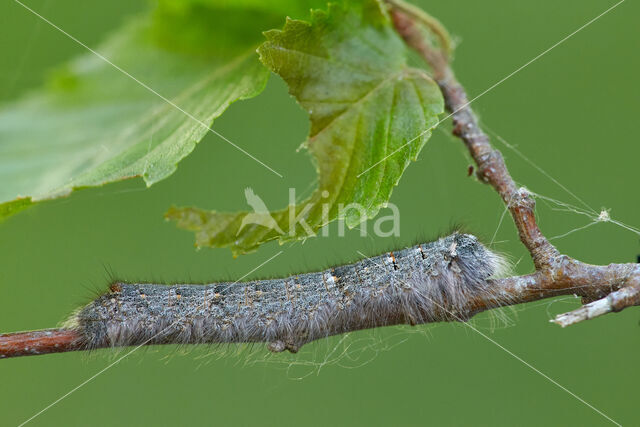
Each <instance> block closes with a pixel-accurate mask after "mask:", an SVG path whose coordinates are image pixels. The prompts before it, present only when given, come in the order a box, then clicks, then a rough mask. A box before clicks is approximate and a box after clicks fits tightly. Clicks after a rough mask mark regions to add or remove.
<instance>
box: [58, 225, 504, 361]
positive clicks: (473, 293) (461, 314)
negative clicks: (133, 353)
mask: <svg viewBox="0 0 640 427" xmlns="http://www.w3.org/2000/svg"><path fill="white" fill-rule="evenodd" d="M504 265H505V262H504V260H503V259H502V258H501V257H500V256H498V255H497V254H495V253H493V252H491V251H490V250H489V249H487V248H486V247H485V246H483V245H482V244H481V243H480V242H479V241H478V239H477V238H476V237H474V236H472V235H469V234H461V233H454V234H452V235H450V236H447V237H443V238H440V239H439V240H437V241H435V242H430V243H425V244H421V245H416V246H413V247H411V248H407V249H402V250H399V251H397V252H388V253H386V254H383V255H379V256H376V257H372V258H366V259H363V260H361V261H358V262H356V263H353V264H348V265H342V266H337V267H334V268H330V269H328V270H325V271H320V272H313V273H305V274H299V275H293V276H289V277H287V278H281V279H270V280H253V281H248V282H241V283H215V284H207V285H171V286H168V285H157V284H129V283H121V282H116V283H114V284H112V285H111V287H110V291H109V292H108V293H106V294H104V295H102V296H100V297H98V298H97V299H96V300H94V301H93V302H91V303H89V304H88V305H86V306H85V307H83V308H81V309H80V310H78V311H77V312H76V313H75V314H74V315H73V316H72V318H71V319H69V321H68V324H67V326H69V327H71V328H73V329H75V330H76V331H78V332H79V333H80V334H81V336H82V337H83V339H84V342H85V343H86V347H87V349H93V348H101V347H116V346H129V345H140V344H169V343H180V344H200V343H241V342H265V343H268V348H269V349H270V350H271V351H274V352H279V351H283V350H289V351H291V352H296V351H298V349H299V348H300V347H301V346H302V345H304V344H305V343H308V342H311V341H314V340H316V339H319V338H324V337H327V336H330V335H336V334H341V333H344V332H348V331H353V330H358V329H367V328H373V327H378V326H387V325H394V324H401V323H408V324H412V325H415V324H420V323H427V322H434V321H443V320H460V319H466V318H468V316H470V315H472V314H473V313H471V312H469V308H468V304H469V301H472V300H473V299H474V298H476V297H478V298H483V299H487V298H490V299H493V300H495V301H499V300H500V296H499V295H494V294H493V293H492V289H491V286H490V282H489V281H488V279H489V278H491V277H492V276H494V275H496V274H498V273H500V270H501V269H502V267H503V266H504Z"/></svg>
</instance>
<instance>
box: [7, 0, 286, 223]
mask: <svg viewBox="0 0 640 427" xmlns="http://www.w3.org/2000/svg"><path fill="white" fill-rule="evenodd" d="M280 20H281V15H279V14H273V13H271V12H269V13H266V12H262V11H256V10H247V11H241V10H235V9H234V10H226V9H225V10H220V9H216V8H212V7H208V6H203V5H200V4H194V5H185V4H182V5H181V4H179V3H176V2H170V1H164V2H162V3H160V6H159V7H158V8H157V9H156V10H155V12H154V13H150V14H148V15H146V16H142V17H139V18H137V19H135V20H132V21H131V22H129V23H128V24H127V25H124V26H123V27H122V28H120V29H119V30H117V31H116V32H115V33H114V34H112V35H111V36H110V37H109V38H108V39H107V40H106V41H105V42H104V43H103V44H101V45H100V46H99V47H97V48H96V50H97V51H98V52H99V53H100V54H101V55H103V56H105V57H106V58H108V59H109V60H110V61H111V62H113V63H114V64H116V65H117V66H119V67H121V68H122V69H123V70H125V71H126V72H128V73H130V74H131V75H132V76H134V77H135V78H137V79H139V80H140V81H141V82H143V83H144V84H146V85H147V86H148V87H150V88H151V89H153V91H156V92H157V93H159V94H161V95H162V96H163V97H166V98H167V99H169V100H170V101H171V102H173V103H175V104H176V105H177V106H179V107H180V108H181V109H182V110H184V111H185V112H188V113H189V114H190V115H192V116H194V117H195V118H197V119H198V120H199V121H201V122H202V123H204V124H206V125H208V126H210V125H211V123H212V122H213V120H214V119H215V118H216V117H218V116H220V115H221V114H222V113H223V112H224V111H225V109H226V108H227V107H228V106H229V105H230V104H231V103H232V102H234V101H237V100H240V99H246V98H250V97H253V96H255V95H257V94H258V93H260V92H261V91H262V89H263V88H264V86H265V84H266V81H267V78H268V75H269V71H268V70H267V69H266V68H265V67H264V66H263V65H262V64H261V63H260V61H259V60H258V55H256V53H255V49H256V47H258V45H259V44H260V43H261V42H262V40H263V39H262V35H261V32H262V31H263V30H264V29H265V28H271V27H272V26H273V25H275V24H276V23H277V22H279V21H280ZM52 31H53V29H52ZM207 132H208V129H207V128H206V127H205V126H203V125H202V124H201V123H199V122H198V121H197V120H194V119H193V118H191V117H189V116H188V115H187V114H185V113H184V112H183V111H180V110H179V109H177V108H175V107H174V106H172V105H170V104H169V103H167V102H166V101H164V100H163V99H161V98H160V97H159V96H157V95H156V94H154V93H152V91H150V90H148V89H147V88H145V87H143V86H142V85H141V84H139V83H137V82H136V81H134V80H133V79H131V78H129V77H127V76H126V75H124V74H123V73H122V72H120V71H118V70H117V69H115V68H114V67H113V66H112V65H110V64H108V63H106V62H105V61H103V60H102V59H100V58H99V57H97V56H96V55H94V54H92V53H86V54H84V55H83V56H81V57H79V58H77V59H76V60H74V61H72V62H71V63H69V64H68V65H66V66H65V67H63V68H61V69H59V70H58V71H57V72H56V73H55V75H54V76H53V77H52V79H51V81H50V82H49V84H48V86H47V87H46V88H43V89H41V90H39V91H36V92H35V93H32V94H30V95H28V96H26V97H24V98H22V99H20V100H18V101H15V102H13V103H10V104H9V105H6V106H4V107H3V108H2V109H0V183H1V185H0V221H1V220H2V219H4V218H6V217H8V216H10V215H12V214H15V213H16V212H18V211H20V210H22V209H25V208H26V207H28V206H32V205H34V204H36V202H39V201H42V200H47V199H53V198H57V197H62V196H67V195H69V194H70V193H71V192H72V191H73V190H75V189H78V188H81V187H89V186H100V185H103V184H106V183H109V182H114V181H118V180H122V179H126V178H133V177H142V178H143V179H144V181H145V182H146V184H147V186H150V185H152V184H154V183H156V182H158V181H160V180H162V179H164V178H166V177H168V176H169V175H171V174H172V173H173V172H174V171H175V170H176V165H177V163H178V162H179V161H180V160H181V159H183V158H184V157H185V156H187V155H188V154H189V153H190V152H191V151H192V150H193V149H194V147H195V144H196V143H197V142H198V141H200V140H201V139H202V138H203V137H204V135H205V134H206V133H207ZM220 143H221V144H226V142H223V141H220ZM247 162H253V160H251V159H247ZM257 167H260V166H259V165H257Z"/></svg>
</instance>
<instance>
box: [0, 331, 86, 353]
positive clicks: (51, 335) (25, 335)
mask: <svg viewBox="0 0 640 427" xmlns="http://www.w3.org/2000/svg"><path fill="white" fill-rule="evenodd" d="M82 348H83V345H82V339H81V337H80V335H79V334H78V333H77V332H76V331H73V330H70V329H43V330H40V331H30V332H15V333H12V334H2V335H0V359H2V358H6V357H17V356H32V355H38V354H48V353H63V352H65V351H76V350H80V349H82Z"/></svg>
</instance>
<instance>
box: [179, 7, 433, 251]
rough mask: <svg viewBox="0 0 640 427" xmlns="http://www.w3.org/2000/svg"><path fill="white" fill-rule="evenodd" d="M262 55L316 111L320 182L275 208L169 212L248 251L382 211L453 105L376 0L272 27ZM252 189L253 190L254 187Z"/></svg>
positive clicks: (314, 144) (204, 237)
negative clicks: (412, 59)
mask: <svg viewBox="0 0 640 427" xmlns="http://www.w3.org/2000/svg"><path fill="white" fill-rule="evenodd" d="M266 38H267V41H266V42H265V43H264V44H263V45H262V46H261V47H260V48H259V49H258V51H259V53H260V59H261V60H262V62H263V63H264V64H265V65H266V66H268V67H269V68H270V69H272V70H273V71H274V72H276V73H277V74H279V75H280V76H281V77H282V78H283V79H284V80H285V81H286V83H287V84H288V85H289V91H290V93H291V94H292V95H293V96H294V97H295V98H296V99H297V101H298V102H299V103H300V105H302V106H303V108H304V109H305V110H306V111H307V112H308V113H309V116H310V119H311V132H310V135H309V138H308V140H307V141H306V144H305V145H306V148H307V149H308V150H309V151H310V152H311V154H312V155H313V159H314V161H315V164H316V166H317V170H318V175H319V186H318V189H317V190H316V191H315V192H314V193H313V195H312V196H311V197H310V198H309V199H307V200H305V201H304V202H302V203H300V204H296V205H290V206H289V207H288V208H285V209H282V210H279V211H272V212H268V211H266V210H264V209H262V208H260V209H258V208H256V206H257V205H259V206H263V205H264V204H263V203H262V204H260V203H257V199H259V197H257V196H256V195H250V194H249V193H247V202H248V203H249V204H250V205H251V206H252V207H253V208H254V212H237V213H219V212H212V211H206V210H202V209H198V208H172V209H171V210H170V211H169V212H168V213H167V217H168V218H171V219H174V220H177V222H178V226H179V227H181V228H185V229H188V230H192V231H194V232H195V233H196V244H197V245H198V246H211V247H230V248H231V250H232V251H233V253H234V254H242V253H245V252H248V251H251V250H254V249H255V248H257V247H258V246H259V245H260V244H262V243H264V242H267V241H270V240H274V239H279V241H280V242H281V243H282V242H286V241H290V240H295V239H304V238H307V237H309V236H311V235H313V234H314V233H315V232H317V230H318V229H320V228H321V227H322V226H324V225H326V224H327V223H328V222H330V221H333V220H335V219H337V218H344V219H345V221H346V223H347V225H348V226H349V227H353V226H356V225H357V224H359V223H360V222H362V221H364V220H366V219H367V218H372V217H373V216H375V215H376V214H377V213H378V210H379V209H380V208H381V207H383V206H384V205H385V204H386V203H387V201H388V200H389V198H390V196H391V192H392V190H393V187H394V186H395V185H397V183H398V181H399V179H400V177H401V176H402V173H403V172H404V170H405V169H406V168H407V166H408V165H409V163H410V161H411V160H415V159H416V157H417V156H418V154H419V152H420V150H421V149H422V147H423V146H424V144H425V143H426V142H427V140H428V139H429V137H430V135H431V133H430V131H428V130H429V129H430V128H432V127H434V126H435V125H436V124H437V123H438V115H439V114H441V113H442V111H443V101H442V95H441V93H440V90H439V89H438V86H437V85H436V83H435V82H434V81H433V80H432V79H431V78H429V77H428V76H427V75H426V74H425V73H424V72H423V71H421V70H418V69H414V68H410V67H408V66H407V64H406V57H407V49H406V47H405V45H404V44H403V42H402V41H401V39H400V38H399V37H398V36H397V34H396V33H395V32H394V30H393V29H392V26H391V24H390V22H389V18H388V16H387V14H386V12H385V11H384V10H383V9H382V7H381V5H380V4H379V3H378V2H376V1H373V0H366V1H364V2H350V3H348V4H346V5H345V4H340V5H338V4H332V5H330V7H329V10H328V11H327V12H323V11H313V12H312V16H311V21H310V22H305V21H299V20H287V22H286V24H285V27H284V29H283V30H281V31H280V30H272V31H269V32H267V33H266ZM251 194H252V192H251Z"/></svg>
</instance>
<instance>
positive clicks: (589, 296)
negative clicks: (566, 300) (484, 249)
mask: <svg viewBox="0 0 640 427" xmlns="http://www.w3.org/2000/svg"><path fill="white" fill-rule="evenodd" d="M387 3H388V5H389V10H390V14H391V17H392V19H393V24H394V26H395V28H396V31H397V32H398V34H400V36H401V37H402V38H403V39H404V40H405V42H406V43H407V45H408V46H410V47H411V48H413V49H414V50H415V51H417V52H418V53H419V54H420V55H421V56H422V57H423V59H424V60H425V61H426V62H427V63H428V64H429V65H430V66H431V68H432V70H433V77H434V79H435V80H436V81H437V82H438V85H439V86H440V90H441V91H442V94H443V96H444V99H445V103H446V107H447V109H448V111H449V112H450V113H451V117H452V120H453V126H454V127H453V134H454V135H456V136H457V137H459V138H460V139H461V140H462V141H463V142H464V144H465V145H466V146H467V148H468V150H469V153H470V154H471V156H472V157H473V159H474V161H475V162H476V165H477V176H478V178H479V179H480V180H481V181H482V182H485V183H487V184H489V185H491V186H492V187H493V188H494V189H495V190H496V191H497V192H498V194H499V195H500V197H501V198H502V200H503V202H504V203H505V204H506V206H507V208H508V209H509V212H510V213H511V217H512V218H513V221H514V223H515V225H516V228H517V230H518V234H519V235H520V241H521V242H522V243H523V244H524V245H525V246H526V248H527V249H528V251H529V253H530V254H531V258H532V259H533V262H534V265H535V268H536V272H535V273H533V274H530V275H527V276H520V277H512V278H507V279H502V280H498V281H495V283H494V285H495V286H496V287H497V288H499V289H501V290H502V291H503V292H506V293H507V294H508V295H509V300H510V301H511V303H513V304H519V303H523V302H529V301H535V300H540V299H544V298H549V297H553V296H558V295H563V294H572V293H573V294H576V295H581V296H582V297H583V301H585V302H589V301H593V302H590V303H589V304H587V305H585V306H584V307H582V308H581V309H579V310H576V311H574V312H571V313H567V314H563V315H559V316H558V317H556V319H555V320H554V322H555V323H558V324H559V325H561V326H568V325H571V324H574V323H577V322H580V321H582V320H587V319H592V318H594V317H597V316H600V315H603V314H606V313H611V312H617V311H621V310H623V309H624V308H626V307H630V306H634V305H640V265H638V264H610V265H608V266H595V265H590V264H585V263H582V262H580V261H578V260H575V259H573V258H571V257H569V256H566V255H562V254H560V252H559V251H558V250H557V249H556V248H555V247H554V246H553V245H552V244H551V243H550V242H549V240H548V239H547V238H546V237H545V236H544V234H543V233H542V231H541V230H540V228H539V227H538V224H537V222H536V217H535V200H534V198H533V197H532V195H531V193H529V191H527V189H526V188H524V187H520V188H518V186H517V185H516V183H515V181H514V180H513V178H511V175H510V174H509V171H508V169H507V166H506V165H505V162H504V159H503V157H502V154H501V153H500V151H498V150H497V149H495V148H493V147H492V146H491V143H490V142H489V137H488V136H487V135H486V134H485V133H484V132H483V131H482V129H481V128H480V127H479V126H478V120H477V118H476V116H475V114H474V112H473V110H472V108H471V106H470V104H471V103H470V102H469V100H468V98H467V95H466V92H465V90H464V88H463V87H462V85H461V84H460V83H459V82H458V81H457V80H456V78H455V75H454V73H453V71H452V69H451V67H450V66H449V62H448V59H447V55H446V54H445V53H443V52H442V51H441V50H439V49H438V48H436V47H434V46H432V45H431V44H430V43H429V40H428V39H427V38H425V37H424V35H423V33H422V32H423V28H421V27H420V23H421V17H420V16H419V15H417V14H414V13H413V11H412V9H410V8H407V7H401V6H398V4H401V1H400V0H392V1H391V0H388V1H387ZM476 303H477V305H476V307H475V311H476V312H480V311H483V310H486V309H488V308H491V307H489V306H488V304H487V303H488V301H477V302H476Z"/></svg>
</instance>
